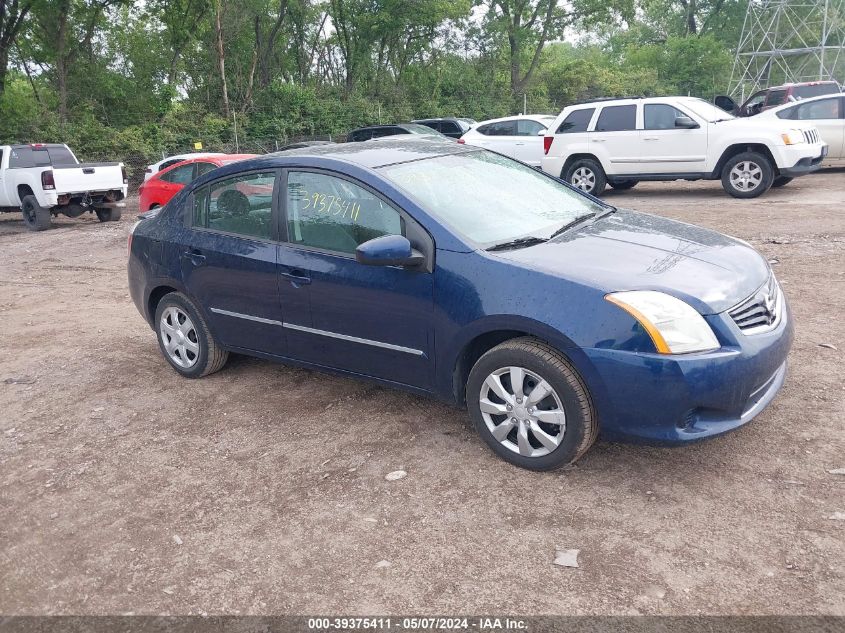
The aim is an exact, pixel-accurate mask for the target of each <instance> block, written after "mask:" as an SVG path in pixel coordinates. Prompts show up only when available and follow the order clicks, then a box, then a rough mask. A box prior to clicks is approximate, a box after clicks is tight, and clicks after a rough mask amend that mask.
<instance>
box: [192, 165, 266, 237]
mask: <svg viewBox="0 0 845 633" xmlns="http://www.w3.org/2000/svg"><path fill="white" fill-rule="evenodd" d="M275 182H276V174H275V172H264V173H251V174H244V175H242V176H236V177H234V178H227V179H226V180H220V181H218V182H215V183H212V184H211V185H209V186H208V187H205V188H203V190H202V192H201V193H199V194H196V193H195V194H194V226H206V227H208V228H209V229H213V230H215V231H222V232H224V233H234V234H235V235H243V236H246V237H257V238H260V239H267V240H269V239H272V236H273V222H272V208H273V186H274V185H275Z"/></svg>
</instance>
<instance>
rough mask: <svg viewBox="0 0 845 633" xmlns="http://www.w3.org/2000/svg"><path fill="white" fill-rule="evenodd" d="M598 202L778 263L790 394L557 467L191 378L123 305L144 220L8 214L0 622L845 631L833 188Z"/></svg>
mask: <svg viewBox="0 0 845 633" xmlns="http://www.w3.org/2000/svg"><path fill="white" fill-rule="evenodd" d="M608 198H609V199H610V200H612V201H613V203H615V204H619V205H622V206H628V207H633V208H636V209H640V210H648V211H653V212H657V213H660V214H662V215H666V216H669V217H673V218H678V219H681V220H685V221H690V222H695V223H698V224H702V225H705V226H708V227H711V228H714V229H718V230H720V231H724V232H727V233H730V234H733V235H736V236H738V237H741V238H743V239H745V240H747V241H749V242H751V243H752V244H753V245H754V246H755V247H757V248H758V249H760V250H761V251H762V252H763V253H764V254H765V255H766V256H767V257H769V258H772V259H773V260H777V263H775V264H774V268H775V270H776V272H777V274H778V275H779V278H780V280H781V282H782V283H783V285H784V288H785V290H786V292H787V295H788V297H789V299H790V301H791V304H792V308H793V311H794V315H795V321H796V325H797V338H796V342H795V346H794V349H793V352H792V355H791V363H792V364H791V374H790V376H789V377H788V379H787V383H786V385H785V387H784V389H783V391H782V392H781V395H780V397H779V398H778V399H777V400H776V401H775V402H774V404H773V405H772V406H771V407H770V408H769V409H768V410H767V411H766V412H765V413H764V414H762V415H761V416H760V417H758V418H757V420H755V421H754V422H753V423H752V424H750V425H748V426H746V427H744V428H743V429H741V430H740V431H738V432H736V433H734V434H732V435H729V436H727V437H723V438H719V439H716V440H713V441H709V442H707V443H704V444H699V445H696V446H690V447H685V448H680V449H677V448H675V449H666V448H648V447H636V446H627V445H618V444H609V443H605V442H599V443H598V444H597V445H596V446H595V447H594V448H593V449H592V451H591V452H590V453H588V455H587V456H586V457H585V458H584V459H583V460H582V461H580V462H579V463H578V465H577V466H576V467H575V468H571V469H569V470H566V471H562V472H555V473H551V474H536V473H530V472H525V471H521V470H518V469H516V468H513V467H511V466H509V465H507V464H505V463H504V462H502V461H500V460H498V459H497V458H495V457H494V456H493V455H492V453H490V452H489V451H488V450H487V449H486V448H485V447H484V446H483V445H482V442H481V441H480V439H478V438H477V437H476V436H475V434H474V432H473V431H472V430H471V428H470V427H469V424H468V421H467V419H466V417H465V414H464V413H463V412H461V411H457V410H454V409H451V408H449V407H446V406H443V405H441V404H438V403H435V402H432V401H429V400H427V399H425V398H421V397H416V396H410V395H407V394H404V393H397V392H394V391H390V390H387V389H383V388H380V387H376V386H373V385H370V384H365V383H360V382H356V381H353V380H347V379H341V378H336V377H327V376H324V375H320V374H317V373H312V372H309V371H305V370H300V369H291V368H287V367H284V366H279V365H274V364H271V363H269V362H264V361H260V360H254V359H249V358H243V357H236V358H234V359H232V360H231V361H230V363H229V365H228V366H227V368H226V369H225V370H224V371H222V372H220V373H218V374H215V375H214V376H211V377H209V378H206V379H203V380H200V381H188V380H184V379H180V378H179V377H177V375H176V374H175V373H174V372H173V371H172V370H171V369H170V368H169V367H168V366H167V364H166V363H165V361H164V359H163V358H162V357H161V355H160V354H159V350H158V348H157V345H156V340H155V336H154V335H153V333H152V331H151V330H150V329H149V328H148V327H147V325H146V324H145V323H144V321H143V320H142V319H141V317H140V316H139V315H138V313H137V312H136V310H135V307H134V306H133V305H132V303H131V301H130V299H129V296H128V291H127V287H126V271H125V258H126V233H127V230H128V229H129V226H130V224H131V222H132V221H133V220H134V213H130V212H125V213H124V219H123V220H122V221H121V222H119V223H114V224H106V225H103V224H99V223H98V222H97V221H96V219H93V220H86V219H80V220H59V221H57V222H56V223H55V226H54V228H53V229H52V230H50V231H47V232H44V233H37V234H34V233H28V232H27V231H26V230H25V229H24V227H23V223H22V221H21V220H20V217H19V216H17V215H4V216H0V613H3V614H7V615H8V614H45V613H49V614H55V613H74V614H83V613H84V614H104V613H109V614H122V613H171V614H174V613H180V614H187V613H229V614H237V613H241V614H245V613H250V614H276V613H297V614H303V613H337V614H344V613H345V614H373V613H393V614H396V613H409V612H416V613H450V612H451V613H455V612H461V613H489V612H497V613H502V612H506V613H512V614H538V613H542V614H563V613H567V614H584V613H602V614H611V613H612V614H633V613H661V614H690V613H692V614H696V613H707V614H727V613H730V614H752V613H753V614H788V613H823V614H838V615H845V592H843V590H842V588H843V586H845V585H844V584H843V583H845V521H843V520H836V519H832V518H831V517H832V516H833V515H834V513H836V512H839V513H845V476H843V475H836V474H831V473H829V472H828V471H829V470H831V469H837V468H845V422H843V420H845V379H844V378H845V364H844V363H843V359H845V325H843V314H845V213H843V211H845V208H843V205H845V202H844V201H845V172H843V171H826V172H823V173H820V174H817V175H814V176H811V177H806V178H801V179H798V180H796V181H794V182H793V183H792V184H790V185H789V186H787V187H785V188H783V189H780V190H772V191H771V192H770V193H768V194H767V195H766V196H765V197H763V198H762V199H760V200H757V201H739V200H734V199H731V198H729V197H727V196H726V195H725V194H723V192H722V191H721V189H720V187H719V185H718V183H697V184H683V183H675V184H645V185H641V186H639V187H637V188H636V189H635V190H633V191H630V192H623V193H621V194H619V193H613V192H611V193H610V194H609V196H608ZM821 343H827V344H832V345H833V346H835V347H836V348H837V349H831V348H827V347H822V346H820V344H821ZM399 468H404V469H405V470H407V472H408V476H407V477H406V478H404V479H402V480H399V481H394V482H389V481H386V480H385V477H384V476H385V474H386V473H388V472H390V471H394V470H397V469H399ZM556 547H562V548H577V549H580V550H581V554H580V558H579V562H580V567H579V568H578V569H569V568H563V567H558V566H555V565H554V564H553V563H552V561H553V559H554V555H555V548H556ZM382 561H387V562H386V563H385V562H382Z"/></svg>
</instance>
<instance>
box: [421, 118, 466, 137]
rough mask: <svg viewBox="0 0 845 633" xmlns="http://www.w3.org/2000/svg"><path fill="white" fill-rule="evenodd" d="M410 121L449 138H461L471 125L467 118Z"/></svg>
mask: <svg viewBox="0 0 845 633" xmlns="http://www.w3.org/2000/svg"><path fill="white" fill-rule="evenodd" d="M412 123H419V124H420V125H425V126H426V127H430V128H431V129H432V130H436V131H437V132H440V133H441V134H443V135H444V136H448V137H449V138H461V137H462V136H463V135H464V134H466V133H467V132H468V131H469V129H470V128H471V127H472V125H471V124H470V123H469V122H468V120H467V119H458V118H440V119H414V120H413V121H412Z"/></svg>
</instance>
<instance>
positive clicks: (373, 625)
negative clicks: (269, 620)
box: [308, 616, 527, 631]
mask: <svg viewBox="0 0 845 633" xmlns="http://www.w3.org/2000/svg"><path fill="white" fill-rule="evenodd" d="M308 629H309V630H311V631H338V630H340V631H365V630H382V631H389V630H402V631H444V630H477V631H500V630H503V631H507V630H510V631H522V630H526V629H527V623H526V621H525V620H521V619H518V618H497V617H475V618H466V617H434V616H431V617H400V618H389V617H347V618H344V617H331V618H309V619H308Z"/></svg>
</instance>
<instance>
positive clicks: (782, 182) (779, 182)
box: [772, 176, 792, 187]
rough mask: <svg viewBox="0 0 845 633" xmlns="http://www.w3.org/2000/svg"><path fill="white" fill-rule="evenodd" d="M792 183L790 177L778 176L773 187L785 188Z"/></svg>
mask: <svg viewBox="0 0 845 633" xmlns="http://www.w3.org/2000/svg"><path fill="white" fill-rule="evenodd" d="M791 182H792V178H790V177H789V176H778V177H777V178H775V179H774V181H773V182H772V187H783V186H784V185H788V184H789V183H791Z"/></svg>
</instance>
